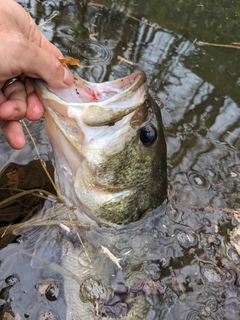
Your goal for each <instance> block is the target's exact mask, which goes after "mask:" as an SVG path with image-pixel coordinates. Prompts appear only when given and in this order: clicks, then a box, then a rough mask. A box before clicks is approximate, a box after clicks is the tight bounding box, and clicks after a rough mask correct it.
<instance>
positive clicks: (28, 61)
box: [20, 38, 73, 88]
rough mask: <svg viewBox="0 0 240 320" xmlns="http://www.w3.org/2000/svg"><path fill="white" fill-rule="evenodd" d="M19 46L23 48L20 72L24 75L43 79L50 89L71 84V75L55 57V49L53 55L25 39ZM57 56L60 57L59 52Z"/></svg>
mask: <svg viewBox="0 0 240 320" xmlns="http://www.w3.org/2000/svg"><path fill="white" fill-rule="evenodd" d="M50 44H51V43H50ZM20 46H22V47H24V48H22V50H21V51H22V52H24V55H21V57H22V58H21V62H20V63H21V71H22V72H23V73H24V74H25V75H27V76H29V77H31V78H40V79H43V80H44V81H45V82H46V83H47V84H48V85H49V86H50V87H58V88H61V87H63V88H64V87H68V86H69V85H71V84H72V82H73V74H72V72H71V71H70V70H69V69H68V67H67V66H64V65H62V64H61V62H60V61H59V60H58V58H57V56H56V55H55V54H56V53H58V51H57V50H58V49H57V48H56V47H55V50H54V51H55V52H54V53H55V54H54V53H52V52H51V51H49V50H46V49H44V48H41V47H39V46H37V45H36V44H35V43H32V42H31V41H29V40H27V39H26V38H24V42H22V43H21V44H20ZM52 46H53V45H52ZM56 49H57V50H56ZM23 50H24V51H23ZM58 56H59V57H61V56H62V54H61V52H60V51H59V55H58Z"/></svg>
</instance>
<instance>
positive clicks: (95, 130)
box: [0, 71, 167, 320]
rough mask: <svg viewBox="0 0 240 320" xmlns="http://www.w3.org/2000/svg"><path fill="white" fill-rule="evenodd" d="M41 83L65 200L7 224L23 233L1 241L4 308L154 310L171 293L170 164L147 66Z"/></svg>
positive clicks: (74, 318)
mask: <svg viewBox="0 0 240 320" xmlns="http://www.w3.org/2000/svg"><path fill="white" fill-rule="evenodd" d="M34 83H35V87H36V90H37V93H38V96H39V98H40V100H41V101H42V103H43V105H44V107H45V110H46V112H45V119H46V129H47V134H48V137H49V140H50V142H51V145H52V149H53V154H54V167H55V182H56V184H57V186H58V188H59V191H60V194H61V196H62V198H63V202H62V203H58V204H57V205H56V206H53V207H51V208H49V209H47V210H41V211H40V212H39V213H38V214H36V215H35V216H33V217H32V218H31V219H30V220H29V221H26V222H23V223H21V224H20V225H17V226H15V227H14V226H10V227H9V229H8V230H7V231H8V232H10V231H9V230H10V229H11V230H12V233H13V235H15V237H16V236H17V237H18V238H17V239H18V240H16V241H14V243H10V244H9V245H7V246H5V247H4V248H2V249H1V250H0V261H1V262H2V263H1V278H2V279H3V280H2V281H1V286H0V292H1V295H2V297H3V298H4V304H3V306H4V307H3V309H0V315H1V312H5V313H3V316H4V317H9V315H11V314H14V315H15V319H23V318H26V317H28V318H29V319H36V320H44V319H52V320H59V319H61V320H86V319H88V320H100V319H103V318H108V319H122V320H135V319H139V320H145V319H148V318H149V317H150V318H152V317H153V314H155V313H154V312H158V311H157V308H158V306H159V305H161V299H162V296H163V295H164V293H165V287H164V286H163V285H162V284H161V282H160V274H159V271H158V269H156V270H155V271H154V272H153V270H152V268H154V266H153V263H152V262H153V261H159V259H162V260H164V259H166V258H165V251H164V248H163V247H164V246H163V245H162V244H161V242H160V239H158V237H159V235H160V234H164V232H165V229H164V228H163V226H162V225H163V223H162V217H163V216H164V215H165V213H166V208H167V202H166V201H165V199H166V197H167V164H166V142H165V138H164V131H163V124H162V118H161V111H160V107H159V105H158V104H157V103H156V102H155V101H154V100H153V99H152V98H151V96H150V95H149V93H148V90H147V85H146V75H145V73H144V72H142V71H136V72H134V73H133V74H130V75H128V76H126V77H124V78H121V79H118V80H114V81H108V82H104V83H99V84H98V83H91V82H87V81H85V80H83V79H81V78H80V77H77V76H75V79H74V84H73V85H72V86H71V87H70V88H68V89H61V90H60V89H53V88H49V87H48V86H47V85H46V83H45V82H43V81H41V80H34ZM12 237H13V236H12V234H10V239H12ZM19 237H20V238H19ZM11 241H12V240H11ZM26 275H27V276H26ZM4 279H5V281H4ZM153 301H154V308H155V306H156V311H153V305H152V304H153Z"/></svg>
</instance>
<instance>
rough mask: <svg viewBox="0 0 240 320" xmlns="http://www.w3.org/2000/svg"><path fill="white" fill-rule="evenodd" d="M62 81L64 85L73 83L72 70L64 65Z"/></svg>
mask: <svg viewBox="0 0 240 320" xmlns="http://www.w3.org/2000/svg"><path fill="white" fill-rule="evenodd" d="M63 82H64V83H65V84H66V85H68V86H69V85H71V84H72V83H73V74H72V72H71V71H70V70H69V69H68V68H66V67H64V76H63Z"/></svg>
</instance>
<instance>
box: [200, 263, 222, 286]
mask: <svg viewBox="0 0 240 320" xmlns="http://www.w3.org/2000/svg"><path fill="white" fill-rule="evenodd" d="M201 274H202V275H203V276H204V278H205V280H207V281H208V282H211V283H214V282H217V283H219V282H222V278H221V275H220V273H218V272H217V270H216V268H215V267H214V266H210V265H208V266H206V265H205V266H204V267H203V268H202V269H201Z"/></svg>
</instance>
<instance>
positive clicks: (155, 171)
mask: <svg viewBox="0 0 240 320" xmlns="http://www.w3.org/2000/svg"><path fill="white" fill-rule="evenodd" d="M35 86H36V90H37V93H38V96H39V98H40V100H41V101H42V103H43V105H44V107H45V109H46V113H45V118H46V128H47V134H48V136H49V140H50V142H51V144H52V147H53V151H54V154H55V181H56V184H57V186H58V188H59V190H60V193H61V194H62V196H63V198H64V200H65V202H66V204H67V205H71V206H75V207H76V208H77V209H78V211H79V212H80V213H81V214H84V215H86V216H87V217H89V218H90V219H93V220H95V221H97V222H99V223H104V224H126V223H129V222H133V221H136V220H138V219H140V218H141V217H142V216H143V215H144V214H145V213H147V212H149V211H150V210H153V209H155V208H157V207H158V206H159V205H161V203H162V202H163V201H164V199H165V198H166V192H167V173H166V171H167V170H166V144H165V139H164V133H163V126H162V118H161V112H160V108H159V106H158V105H157V104H156V102H155V101H154V100H153V99H152V98H151V97H150V95H149V94H148V92H147V87H146V75H145V73H144V72H142V71H137V72H135V73H133V74H131V75H129V76H127V77H124V78H121V79H118V80H114V81H108V82H104V83H91V82H87V81H85V80H83V79H81V78H79V77H77V76H76V77H75V79H74V84H73V85H72V86H71V87H70V88H68V89H52V88H49V87H47V85H46V84H45V83H44V82H43V81H41V80H35Z"/></svg>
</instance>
